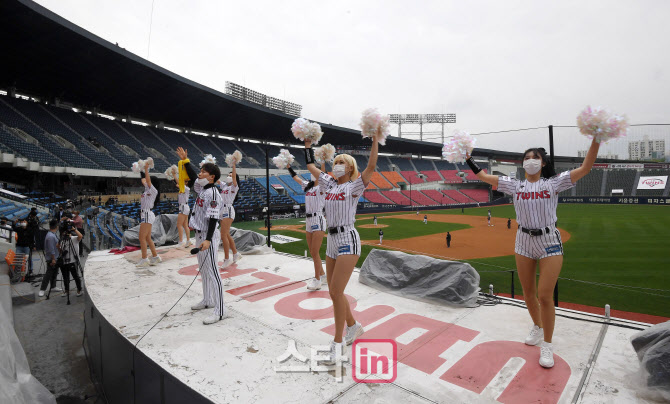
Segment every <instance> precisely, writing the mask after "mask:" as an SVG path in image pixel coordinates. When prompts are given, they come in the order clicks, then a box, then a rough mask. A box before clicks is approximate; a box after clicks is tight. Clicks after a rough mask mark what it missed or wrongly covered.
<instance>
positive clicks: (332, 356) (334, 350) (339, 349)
mask: <svg viewBox="0 0 670 404" xmlns="http://www.w3.org/2000/svg"><path fill="white" fill-rule="evenodd" d="M343 355H344V346H343V345H342V343H341V342H335V341H331V342H330V353H329V354H328V357H327V359H324V360H323V361H321V363H322V364H324V365H326V366H331V365H334V364H336V363H337V358H338V357H342V356H343Z"/></svg>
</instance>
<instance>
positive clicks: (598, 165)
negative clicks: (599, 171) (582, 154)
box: [593, 163, 610, 168]
mask: <svg viewBox="0 0 670 404" xmlns="http://www.w3.org/2000/svg"><path fill="white" fill-rule="evenodd" d="M609 166H610V165H609V164H607V163H594V164H593V168H609Z"/></svg>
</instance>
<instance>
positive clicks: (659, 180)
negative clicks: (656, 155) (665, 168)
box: [637, 175, 668, 189]
mask: <svg viewBox="0 0 670 404" xmlns="http://www.w3.org/2000/svg"><path fill="white" fill-rule="evenodd" d="M667 183H668V176H667V175H657V176H654V177H640V181H639V182H638V183H637V189H665V184H667Z"/></svg>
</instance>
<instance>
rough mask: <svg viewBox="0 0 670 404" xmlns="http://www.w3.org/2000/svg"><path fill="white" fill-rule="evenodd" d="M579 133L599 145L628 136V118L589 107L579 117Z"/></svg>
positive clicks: (599, 108) (600, 108)
mask: <svg viewBox="0 0 670 404" xmlns="http://www.w3.org/2000/svg"><path fill="white" fill-rule="evenodd" d="M577 126H578V127H579V131H580V132H581V133H582V134H583V135H585V136H587V137H589V138H591V139H595V141H596V142H598V143H604V142H607V141H608V140H610V139H616V138H620V137H624V136H626V134H627V133H628V118H627V117H626V116H625V115H616V114H612V113H610V112H609V111H608V110H606V109H605V108H603V107H596V108H591V106H587V107H586V108H585V109H584V110H583V111H582V112H581V113H580V114H579V115H578V116H577Z"/></svg>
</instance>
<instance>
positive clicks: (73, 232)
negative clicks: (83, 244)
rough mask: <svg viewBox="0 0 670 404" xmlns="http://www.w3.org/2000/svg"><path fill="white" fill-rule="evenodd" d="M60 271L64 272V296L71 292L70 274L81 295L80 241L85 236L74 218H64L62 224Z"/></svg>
mask: <svg viewBox="0 0 670 404" xmlns="http://www.w3.org/2000/svg"><path fill="white" fill-rule="evenodd" d="M59 231H60V243H59V245H58V247H59V249H60V260H61V262H62V264H61V265H60V272H61V274H63V282H64V285H65V290H64V291H63V294H62V296H66V295H67V294H69V293H70V275H72V277H73V278H74V283H75V284H76V285H77V296H81V295H82V294H83V293H82V291H81V279H80V278H79V272H77V266H78V264H79V257H78V256H79V242H80V241H81V239H82V238H83V236H82V235H81V233H80V232H79V231H78V230H77V228H76V227H75V225H74V221H72V220H64V221H63V222H62V223H61V225H60V229H59Z"/></svg>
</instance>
